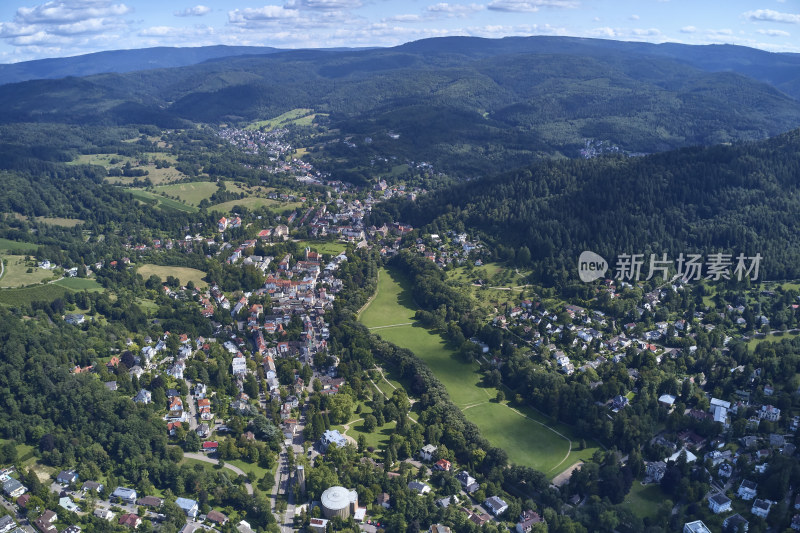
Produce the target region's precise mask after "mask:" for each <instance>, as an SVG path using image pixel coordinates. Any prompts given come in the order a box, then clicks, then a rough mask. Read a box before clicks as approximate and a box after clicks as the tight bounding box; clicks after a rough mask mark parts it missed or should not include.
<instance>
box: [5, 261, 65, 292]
mask: <svg viewBox="0 0 800 533" xmlns="http://www.w3.org/2000/svg"><path fill="white" fill-rule="evenodd" d="M1 257H2V259H3V260H4V261H5V271H4V273H3V277H2V278H0V288H16V287H25V286H27V285H35V284H37V283H41V282H42V281H45V280H49V279H52V278H53V271H52V270H45V269H44V268H39V267H38V266H34V267H30V266H29V265H28V264H26V261H25V256H24V255H5V256H1ZM28 269H31V270H32V271H31V272H28Z"/></svg>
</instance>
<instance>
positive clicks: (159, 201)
mask: <svg viewBox="0 0 800 533" xmlns="http://www.w3.org/2000/svg"><path fill="white" fill-rule="evenodd" d="M128 192H129V193H131V194H132V195H133V196H134V197H135V198H137V199H139V200H141V201H142V202H144V203H146V204H151V205H153V204H154V205H155V207H158V208H159V209H167V210H173V211H183V212H186V213H194V212H196V211H197V208H196V207H195V206H193V205H186V204H184V203H181V202H178V201H176V200H173V199H172V198H166V197H164V196H161V195H160V194H154V193H152V192H149V191H144V190H142V189H128Z"/></svg>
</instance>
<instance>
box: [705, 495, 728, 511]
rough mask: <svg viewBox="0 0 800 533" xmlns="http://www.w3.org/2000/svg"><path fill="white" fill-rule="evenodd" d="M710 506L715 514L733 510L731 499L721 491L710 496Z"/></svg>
mask: <svg viewBox="0 0 800 533" xmlns="http://www.w3.org/2000/svg"><path fill="white" fill-rule="evenodd" d="M708 508H709V509H711V512H713V513H714V514H720V513H726V512H728V511H730V510H731V499H730V498H728V497H727V496H725V495H724V494H722V493H721V492H719V493H717V494H714V495H713V496H710V497H709V498H708Z"/></svg>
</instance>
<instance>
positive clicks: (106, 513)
mask: <svg viewBox="0 0 800 533" xmlns="http://www.w3.org/2000/svg"><path fill="white" fill-rule="evenodd" d="M93 514H94V515H95V516H96V517H97V518H101V519H103V520H108V521H111V520H112V519H113V518H114V513H113V512H112V511H111V510H110V509H105V508H103V507H98V508H97V509H95V510H94V513H93Z"/></svg>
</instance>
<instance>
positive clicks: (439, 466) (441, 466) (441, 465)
mask: <svg viewBox="0 0 800 533" xmlns="http://www.w3.org/2000/svg"><path fill="white" fill-rule="evenodd" d="M433 467H434V468H435V469H436V470H441V471H442V472H449V471H450V469H451V468H452V465H451V464H450V461H448V460H447V459H439V460H438V461H436V463H435V464H434V465H433Z"/></svg>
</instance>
